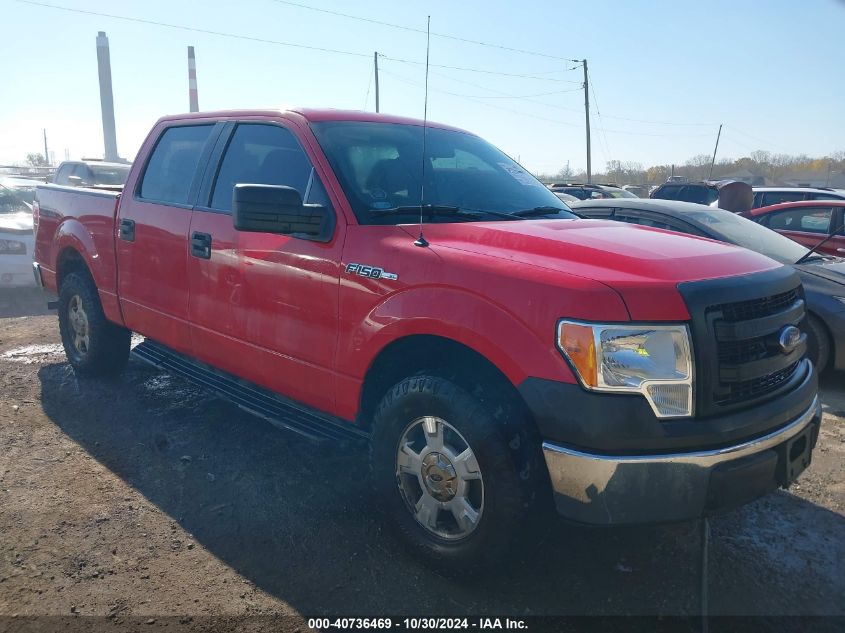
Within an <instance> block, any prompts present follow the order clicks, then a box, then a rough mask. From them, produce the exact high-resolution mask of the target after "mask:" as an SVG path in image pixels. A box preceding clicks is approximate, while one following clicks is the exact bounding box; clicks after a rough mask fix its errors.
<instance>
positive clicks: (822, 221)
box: [768, 207, 833, 235]
mask: <svg viewBox="0 0 845 633" xmlns="http://www.w3.org/2000/svg"><path fill="white" fill-rule="evenodd" d="M832 215H833V209H831V208H830V207H827V208H824V207H803V208H801V209H790V210H789V211H778V212H775V213H771V214H769V224H768V227H769V228H770V229H776V230H781V231H800V232H802V233H819V234H820V235H827V233H828V231H829V230H830V218H831V216H832Z"/></svg>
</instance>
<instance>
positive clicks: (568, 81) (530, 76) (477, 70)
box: [18, 0, 581, 84]
mask: <svg viewBox="0 0 845 633" xmlns="http://www.w3.org/2000/svg"><path fill="white" fill-rule="evenodd" d="M18 1H19V2H24V1H28V0H18ZM379 57H381V58H382V59H386V60H388V61H391V62H399V63H400V64H414V65H416V66H424V65H425V62H418V61H414V60H410V59H401V58H399V57H390V56H388V55H381V54H380V55H379ZM431 67H432V68H445V69H447V70H460V71H464V72H471V73H481V74H484V75H498V76H499V77H516V78H519V79H537V80H540V81H555V82H558V83H566V84H579V83H581V82H580V81H573V80H572V79H556V78H553V77H541V76H540V75H543V74H549V73H533V74H524V73H505V72H502V71H499V70H486V69H483V68H467V67H466V66H446V65H444V64H431ZM552 72H554V71H552Z"/></svg>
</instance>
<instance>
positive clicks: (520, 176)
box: [499, 163, 537, 187]
mask: <svg viewBox="0 0 845 633" xmlns="http://www.w3.org/2000/svg"><path fill="white" fill-rule="evenodd" d="M499 167H501V168H502V169H504V170H505V171H506V172H507V173H508V174H510V175H511V176H512V177H513V179H514V180H516V181H517V182H518V183H519V184H521V185H525V186H526V187H533V186H535V185H536V184H537V181H536V180H535V179H534V177H533V176H532V175H531V174H529V173H528V172H527V171H525V170H524V169H522V168H521V167H519V166H518V165H511V164H508V163H499Z"/></svg>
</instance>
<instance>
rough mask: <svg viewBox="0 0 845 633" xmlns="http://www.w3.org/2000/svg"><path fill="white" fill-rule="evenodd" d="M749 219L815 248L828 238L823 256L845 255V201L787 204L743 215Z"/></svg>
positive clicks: (822, 251) (810, 201) (763, 208)
mask: <svg viewBox="0 0 845 633" xmlns="http://www.w3.org/2000/svg"><path fill="white" fill-rule="evenodd" d="M741 215H743V216H744V217H746V218H749V219H751V220H754V221H755V222H757V223H759V224H762V225H763V226H767V227H769V228H770V229H773V230H775V231H777V232H778V233H783V234H784V235H786V236H787V237H788V238H790V239H792V240H795V241H796V242H798V243H799V244H803V245H804V246H806V247H807V248H813V247H814V246H815V245H816V244H818V243H819V242H820V241H821V240H823V239H825V238H826V237H828V236H831V237H830V239H829V240H828V241H827V242H826V243H825V244H823V245H822V246H821V248H819V249H818V250H819V252H820V253H827V254H828V255H837V256H839V257H843V256H845V228H843V221H845V200H804V201H802V202H784V203H782V204H773V205H772V206H770V207H761V208H759V209H752V210H751V211H747V212H745V213H742V214H741Z"/></svg>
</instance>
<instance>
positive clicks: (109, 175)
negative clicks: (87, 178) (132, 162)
mask: <svg viewBox="0 0 845 633" xmlns="http://www.w3.org/2000/svg"><path fill="white" fill-rule="evenodd" d="M89 169H90V170H91V173H92V174H93V176H94V182H95V183H97V184H98V185H122V184H123V183H124V182H125V181H126V177H127V176H128V175H129V166H128V165H127V166H126V167H117V166H108V167H105V166H100V165H90V166H89Z"/></svg>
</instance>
